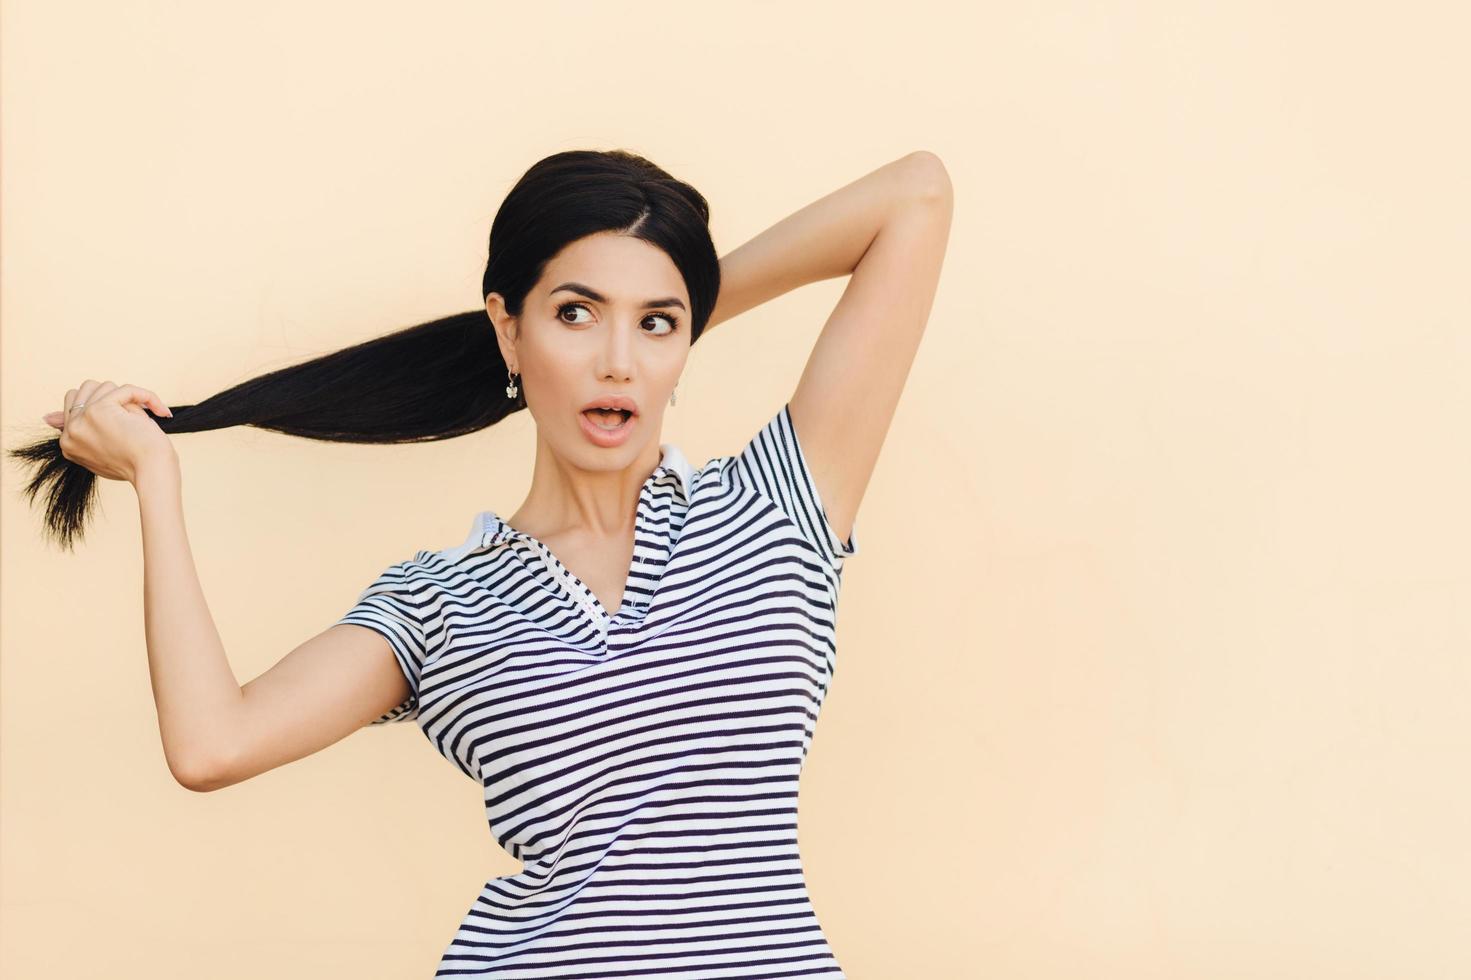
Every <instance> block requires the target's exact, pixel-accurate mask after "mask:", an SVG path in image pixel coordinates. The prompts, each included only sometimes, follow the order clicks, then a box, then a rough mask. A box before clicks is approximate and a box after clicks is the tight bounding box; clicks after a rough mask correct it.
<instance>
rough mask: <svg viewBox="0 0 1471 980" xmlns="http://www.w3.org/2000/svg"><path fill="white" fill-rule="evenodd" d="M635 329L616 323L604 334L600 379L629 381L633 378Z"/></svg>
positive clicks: (599, 362) (600, 355)
mask: <svg viewBox="0 0 1471 980" xmlns="http://www.w3.org/2000/svg"><path fill="white" fill-rule="evenodd" d="M633 329H635V328H634V327H629V326H627V325H626V324H622V323H616V322H614V323H612V325H611V326H610V327H609V328H608V329H607V330H605V331H604V332H603V345H602V349H601V350H600V351H599V352H598V377H599V378H602V379H606V380H611V381H628V380H630V379H631V378H632V377H633V333H632V331H633Z"/></svg>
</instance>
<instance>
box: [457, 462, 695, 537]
mask: <svg viewBox="0 0 1471 980" xmlns="http://www.w3.org/2000/svg"><path fill="white" fill-rule="evenodd" d="M659 450H660V452H661V454H662V455H661V457H660V459H659V465H658V466H656V467H654V472H653V473H650V474H649V479H648V480H647V481H646V483H645V486H644V489H645V490H646V489H647V488H648V485H649V484H651V483H654V482H656V481H657V480H658V479H659V475H660V474H661V473H673V474H674V475H675V477H676V478H677V479H678V486H679V488H680V490H681V491H682V492H683V494H684V499H685V500H686V501H688V500H689V498H690V494H691V492H692V491H693V483H694V477H695V469H694V467H693V466H691V465H690V461H689V460H688V459H687V458H686V457H685V455H684V453H683V452H681V451H680V449H679V447H678V446H676V445H674V444H673V443H667V442H663V443H660V444H659ZM645 496H647V495H646V494H645V493H643V492H642V491H641V492H640V494H639V500H640V501H642V500H643V499H644V497H645ZM513 533H514V531H513V530H512V528H511V527H510V525H508V524H506V523H505V522H504V521H502V520H500V519H498V518H497V517H496V515H495V513H494V512H493V511H488V510H483V511H481V512H480V513H478V514H476V515H475V518H474V520H472V521H471V522H470V533H469V534H468V535H466V537H465V540H464V542H463V543H461V544H459V545H457V546H455V547H453V548H446V549H444V550H443V551H440V552H438V554H439V556H440V557H441V558H443V559H444V560H445V561H447V562H449V563H450V564H454V563H455V562H457V561H460V560H461V559H463V558H465V557H467V556H469V555H471V554H473V553H474V552H476V551H483V550H485V549H487V548H491V547H493V546H495V545H497V544H500V543H501V542H502V541H504V540H505V539H506V538H508V537H510V536H511V535H512V534H513Z"/></svg>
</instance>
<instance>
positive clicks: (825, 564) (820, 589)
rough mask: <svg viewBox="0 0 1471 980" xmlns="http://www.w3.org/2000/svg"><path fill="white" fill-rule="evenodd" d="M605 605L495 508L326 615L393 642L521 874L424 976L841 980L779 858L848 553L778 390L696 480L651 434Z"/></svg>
mask: <svg viewBox="0 0 1471 980" xmlns="http://www.w3.org/2000/svg"><path fill="white" fill-rule="evenodd" d="M660 449H661V450H662V458H661V460H660V464H659V466H658V467H657V468H656V469H655V470H654V472H653V473H652V474H650V476H649V478H648V479H647V480H646V481H645V482H644V485H643V488H642V490H641V491H640V493H639V500H638V510H637V520H636V525H635V532H634V549H633V561H632V566H631V569H630V573H629V578H628V584H627V587H626V589H625V592H624V597H623V605H622V607H620V608H619V609H618V610H616V614H614V615H610V614H609V613H608V611H607V610H605V609H604V608H603V607H602V604H601V602H600V600H599V599H598V598H597V597H596V595H595V594H594V593H593V592H592V590H591V589H589V588H588V587H587V586H586V585H585V584H584V583H583V582H582V581H581V580H580V579H578V577H577V576H576V575H574V574H573V573H572V572H571V571H570V570H569V569H567V568H566V567H565V566H564V565H563V564H562V563H561V562H560V561H558V560H557V558H556V556H555V555H553V554H552V553H551V552H550V550H548V549H547V548H546V546H545V545H543V544H542V543H541V542H539V541H538V540H537V539H535V538H533V537H532V536H530V535H528V534H524V533H522V532H520V531H517V530H515V529H514V528H512V527H510V526H509V525H507V524H506V523H505V522H504V521H503V520H501V519H500V518H499V517H498V516H497V515H496V514H495V513H494V512H493V511H485V512H483V513H481V514H478V515H476V517H475V520H474V523H473V525H472V527H471V529H470V534H469V537H468V538H467V539H466V540H465V542H464V543H463V544H461V545H460V546H458V547H455V548H450V549H447V550H444V551H420V552H418V553H417V554H416V555H415V556H414V557H413V558H412V559H409V560H407V561H403V562H400V563H398V564H396V565H393V566H390V567H389V568H388V569H387V570H385V571H384V572H383V574H382V575H381V576H379V577H378V579H377V580H376V581H375V582H373V583H372V584H371V585H370V586H369V587H368V588H367V589H366V590H364V591H363V593H362V595H361V597H360V598H359V599H358V602H357V604H356V605H355V606H354V607H353V608H352V609H351V611H349V612H348V613H347V615H345V616H343V617H342V619H341V620H339V622H341V623H352V624H356V625H360V626H366V627H368V628H370V629H374V630H377V631H378V632H379V633H381V634H383V635H384V636H385V637H387V639H388V641H389V643H390V644H391V645H392V647H393V652H394V655H395V656H396V658H397V659H398V662H399V665H400V667H402V669H403V672H404V674H405V676H406V677H407V678H408V681H409V687H410V690H411V694H410V696H409V697H408V699H407V700H405V701H404V702H403V703H402V704H400V705H399V706H398V707H396V708H394V709H393V710H392V711H389V712H388V713H387V714H385V715H383V716H382V717H380V718H379V719H377V721H375V722H373V724H375V725H377V724H383V723H386V722H393V721H408V720H414V721H416V722H417V723H418V726H419V728H420V729H421V730H422V731H423V732H424V734H425V736H426V737H428V739H429V740H430V741H431V742H432V743H433V744H434V745H435V747H436V748H438V750H439V751H440V753H441V754H443V755H444V756H445V758H447V759H449V761H450V762H452V763H454V764H455V765H456V766H458V767H459V768H460V769H461V771H463V772H464V773H465V774H466V775H467V776H469V777H470V778H472V779H475V780H477V781H479V782H480V783H481V784H482V785H483V787H484V790H485V794H484V795H485V814H486V819H487V820H488V821H489V823H490V827H491V831H492V833H493V834H494V835H495V838H496V840H498V841H499V842H500V844H501V846H502V847H504V848H505V849H506V851H507V852H508V853H510V854H511V855H512V856H513V857H515V858H517V859H518V860H520V861H521V862H522V864H523V870H521V871H519V872H517V873H515V874H510V875H503V876H501V877H498V878H493V879H491V880H490V881H488V882H486V883H485V887H484V888H483V890H482V891H481V893H480V895H479V896H478V898H477V899H476V901H475V903H474V905H473V906H472V907H471V908H470V910H469V912H468V913H467V914H466V916H465V918H464V920H463V921H462V922H461V923H460V926H459V928H458V930H457V931H456V932H455V935H454V938H453V940H452V941H451V942H450V944H449V947H448V949H447V950H446V951H445V952H444V955H443V957H442V958H441V960H440V962H439V966H438V970H437V972H436V974H435V976H437V977H447V976H478V977H495V978H501V980H510V978H516V980H532V978H554V977H555V978H561V980H591V978H597V977H608V978H613V977H616V978H624V980H632V978H642V977H657V978H684V977H688V978H711V980H714V978H736V977H739V978H761V980H773V978H779V977H817V976H821V977H824V978H841V977H843V976H844V974H843V971H842V969H841V968H840V967H839V966H838V963H837V961H836V959H835V958H834V956H833V953H832V950H831V949H830V948H829V947H828V943H827V940H826V937H825V936H824V934H823V931H822V928H821V926H820V925H819V924H818V920H817V917H816V914H815V912H814V910H813V907H812V903H811V901H810V899H809V897H808V894H807V889H806V884H805V882H804V880H803V875H802V864H801V856H800V854H799V852H798V847H797V785H798V775H799V774H800V772H801V770H802V766H803V763H804V762H805V761H806V757H807V750H808V747H809V745H810V744H811V741H812V736H813V726H814V725H815V724H816V721H817V716H818V712H819V711H820V709H821V707H822V703H823V699H824V697H825V696H826V694H827V690H828V685H829V684H830V683H831V682H832V678H833V670H834V655H835V652H836V646H835V633H836V616H837V605H838V593H839V586H840V584H841V578H842V569H843V561H844V559H845V558H846V557H847V556H849V555H852V554H854V553H856V552H857V551H858V544H857V542H856V540H855V539H854V534H853V533H852V532H850V534H849V536H848V540H847V541H842V540H840V539H839V538H838V535H837V534H836V533H835V531H834V530H833V528H832V526H831V525H830V524H829V523H828V520H827V516H826V514H825V512H824V511H823V508H822V504H821V502H820V500H819V496H818V493H817V488H816V486H815V484H814V483H813V482H812V475H811V472H810V471H809V469H808V467H807V463H806V459H805V457H804V455H803V452H802V449H801V447H800V445H799V443H798V441H797V437H796V431H795V429H794V428H793V426H792V418H791V409H790V404H785V405H783V406H782V408H781V410H780V411H778V412H777V414H776V415H775V416H774V417H773V418H772V419H771V420H770V421H769V422H767V423H766V425H764V426H763V427H762V428H761V429H760V431H759V432H757V434H756V435H755V436H754V437H753V438H752V439H751V440H750V441H749V442H748V443H747V444H746V445H745V447H744V448H743V449H742V450H741V451H740V452H739V453H738V454H736V455H734V456H723V457H717V458H715V459H711V460H710V461H709V462H707V463H706V464H705V465H704V466H703V467H701V468H699V469H694V468H693V467H692V466H690V464H689V462H688V461H687V460H686V459H685V457H684V455H683V454H682V453H681V452H680V450H679V449H678V448H677V447H676V446H673V445H671V444H668V443H665V444H661V446H660Z"/></svg>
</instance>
